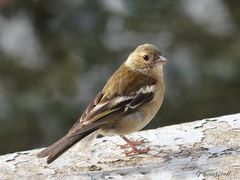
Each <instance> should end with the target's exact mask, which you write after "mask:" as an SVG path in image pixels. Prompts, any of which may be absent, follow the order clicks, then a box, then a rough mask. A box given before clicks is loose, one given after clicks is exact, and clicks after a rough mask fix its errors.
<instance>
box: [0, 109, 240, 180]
mask: <svg viewBox="0 0 240 180" xmlns="http://www.w3.org/2000/svg"><path fill="white" fill-rule="evenodd" d="M155 121H157V120H155ZM130 137H131V138H132V139H145V140H146V143H145V145H146V146H149V147H150V149H151V150H150V152H149V153H148V154H143V155H136V156H131V157H125V155H124V150H123V149H121V148H120V147H119V146H117V144H121V143H123V142H122V140H121V139H120V138H119V137H117V136H113V137H102V138H98V139H97V140H96V142H95V144H94V145H93V147H92V148H91V149H92V150H91V152H90V153H88V154H82V153H81V152H79V151H78V147H77V146H75V147H73V148H72V149H71V150H70V151H68V152H67V153H65V154H64V155H63V156H61V157H60V158H59V159H57V160H56V161H55V162H53V163H52V164H50V165H47V164H46V160H45V159H38V158H37V157H36V154H37V153H38V152H39V151H40V149H36V150H30V151H23V152H16V153H12V154H7V155H3V156H0V179H15V178H22V179H108V178H114V179H123V178H124V179H125V178H127V179H166V180H167V179H203V178H207V179H231V178H233V179H240V114H233V115H228V116H222V117H217V118H210V119H204V120H200V121H195V122H190V123H184V124H179V125H173V126H167V127H163V128H158V129H154V130H147V131H140V132H137V133H135V134H132V135H130Z"/></svg>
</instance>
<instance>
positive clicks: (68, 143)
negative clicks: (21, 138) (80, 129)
mask: <svg viewBox="0 0 240 180" xmlns="http://www.w3.org/2000/svg"><path fill="white" fill-rule="evenodd" d="M95 130H96V129H92V130H89V131H86V132H84V133H80V134H76V135H74V136H69V135H68V134H67V135H65V136H64V137H62V138H61V139H59V140H58V141H57V142H55V143H53V144H52V145H50V146H49V147H47V148H46V149H44V150H42V151H41V152H40V153H38V154H37V157H39V158H43V157H47V156H48V158H47V163H48V164H50V163H52V162H53V161H55V160H56V159H57V158H58V157H59V156H61V155H62V154H63V153H64V152H65V151H67V150H68V149H69V148H70V147H72V146H73V145H74V144H76V143H77V142H78V141H80V140H81V139H83V138H85V137H86V136H88V135H90V134H91V133H93V132H94V131H95Z"/></svg>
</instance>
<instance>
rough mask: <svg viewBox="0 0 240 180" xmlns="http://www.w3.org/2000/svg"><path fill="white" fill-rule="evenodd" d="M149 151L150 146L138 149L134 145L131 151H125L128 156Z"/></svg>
mask: <svg viewBox="0 0 240 180" xmlns="http://www.w3.org/2000/svg"><path fill="white" fill-rule="evenodd" d="M148 151H150V148H149V147H147V148H142V149H138V148H136V147H134V148H133V147H132V150H131V151H126V152H125V155H126V156H134V155H137V154H145V153H147V152H148Z"/></svg>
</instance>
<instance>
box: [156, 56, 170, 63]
mask: <svg viewBox="0 0 240 180" xmlns="http://www.w3.org/2000/svg"><path fill="white" fill-rule="evenodd" d="M157 62H158V63H160V64H165V63H167V62H168V60H167V58H165V57H163V56H159V58H158V59H157Z"/></svg>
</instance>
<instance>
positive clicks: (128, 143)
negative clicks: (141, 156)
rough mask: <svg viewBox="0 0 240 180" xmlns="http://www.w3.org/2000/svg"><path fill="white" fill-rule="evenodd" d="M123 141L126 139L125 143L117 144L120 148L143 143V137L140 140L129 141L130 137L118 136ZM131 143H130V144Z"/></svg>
mask: <svg viewBox="0 0 240 180" xmlns="http://www.w3.org/2000/svg"><path fill="white" fill-rule="evenodd" d="M120 137H121V138H122V139H123V140H124V141H126V142H127V143H126V144H120V145H118V146H120V147H121V148H127V147H129V146H130V147H131V145H132V146H138V145H141V144H144V142H145V141H144V139H142V140H140V141H131V140H130V139H128V138H127V137H126V136H120ZM130 144H131V145H130Z"/></svg>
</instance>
